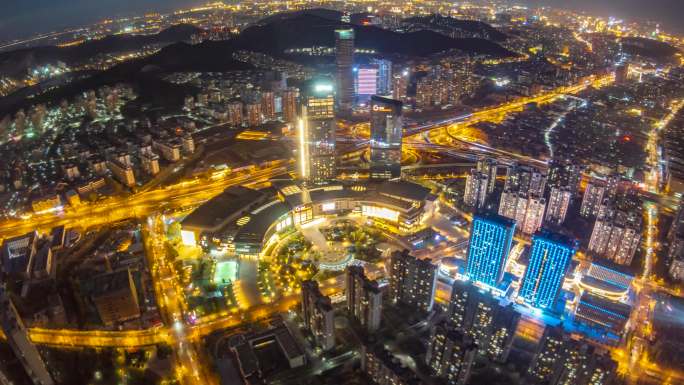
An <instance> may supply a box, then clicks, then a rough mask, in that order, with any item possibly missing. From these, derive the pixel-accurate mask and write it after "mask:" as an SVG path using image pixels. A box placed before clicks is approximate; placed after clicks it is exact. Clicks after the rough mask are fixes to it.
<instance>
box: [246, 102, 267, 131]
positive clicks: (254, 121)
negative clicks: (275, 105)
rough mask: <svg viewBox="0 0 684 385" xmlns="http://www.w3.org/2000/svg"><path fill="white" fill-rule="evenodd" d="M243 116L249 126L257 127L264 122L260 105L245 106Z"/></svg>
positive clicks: (249, 104) (250, 104)
mask: <svg viewBox="0 0 684 385" xmlns="http://www.w3.org/2000/svg"><path fill="white" fill-rule="evenodd" d="M245 115H246V120H247V124H248V125H249V126H258V125H260V124H262V123H263V122H264V116H263V113H262V111H261V104H260V103H247V104H245Z"/></svg>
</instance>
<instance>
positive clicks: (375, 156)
mask: <svg viewBox="0 0 684 385" xmlns="http://www.w3.org/2000/svg"><path fill="white" fill-rule="evenodd" d="M402 106H403V104H402V103H401V102H400V101H398V100H393V99H387V98H383V97H381V96H376V95H374V96H372V97H371V112H370V115H371V117H370V129H371V138H370V176H371V178H373V179H393V178H399V177H400V176H401V139H402V129H403V121H402V116H401V115H402Z"/></svg>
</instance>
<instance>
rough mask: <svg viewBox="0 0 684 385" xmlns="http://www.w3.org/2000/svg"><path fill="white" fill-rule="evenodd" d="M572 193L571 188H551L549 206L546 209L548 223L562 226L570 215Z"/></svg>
mask: <svg viewBox="0 0 684 385" xmlns="http://www.w3.org/2000/svg"><path fill="white" fill-rule="evenodd" d="M571 200H572V191H571V190H570V188H569V187H551V194H550V195H549V205H548V208H547V209H546V221H547V222H549V223H554V224H558V225H560V224H561V223H563V222H564V221H565V216H566V215H567V214H568V208H569V207H570V201H571Z"/></svg>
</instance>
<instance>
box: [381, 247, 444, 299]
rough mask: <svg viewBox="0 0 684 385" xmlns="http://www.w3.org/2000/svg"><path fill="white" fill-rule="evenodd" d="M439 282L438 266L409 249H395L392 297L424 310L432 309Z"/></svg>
mask: <svg viewBox="0 0 684 385" xmlns="http://www.w3.org/2000/svg"><path fill="white" fill-rule="evenodd" d="M436 284H437V266H435V265H433V264H432V263H431V262H430V261H429V260H421V259H417V258H416V257H414V256H412V255H410V254H409V251H408V250H404V251H401V252H400V251H395V252H394V253H392V256H391V259H390V276H389V286H390V290H389V293H390V299H391V300H392V302H394V303H397V302H400V303H403V304H406V305H410V306H413V307H416V308H418V309H420V310H423V311H426V312H427V311H430V310H432V305H433V303H434V296H435V286H436Z"/></svg>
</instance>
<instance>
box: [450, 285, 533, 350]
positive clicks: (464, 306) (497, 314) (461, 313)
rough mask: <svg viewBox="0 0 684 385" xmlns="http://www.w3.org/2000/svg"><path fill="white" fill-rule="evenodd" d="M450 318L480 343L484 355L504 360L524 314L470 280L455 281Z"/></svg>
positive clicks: (479, 348) (478, 344)
mask: <svg viewBox="0 0 684 385" xmlns="http://www.w3.org/2000/svg"><path fill="white" fill-rule="evenodd" d="M448 311H449V313H448V317H449V318H448V320H449V322H450V323H451V324H452V325H453V326H454V327H456V328H459V329H462V330H465V333H466V334H467V335H468V336H469V337H471V338H472V339H473V341H474V342H475V344H477V349H478V351H479V352H480V354H482V355H485V356H487V357H489V358H490V359H492V360H495V361H499V362H504V361H506V359H507V357H508V353H509V352H510V350H511V346H512V344H513V337H514V336H515V331H516V328H517V326H518V321H519V319H520V315H519V314H518V313H516V312H515V311H514V310H513V309H512V307H510V306H508V307H504V306H501V305H500V304H499V300H498V299H497V298H495V297H494V296H492V294H491V293H489V292H487V291H485V290H483V289H481V288H479V287H477V286H475V285H473V284H472V283H471V282H467V281H455V282H454V284H453V286H452V289H451V302H450V303H449V310H448Z"/></svg>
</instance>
